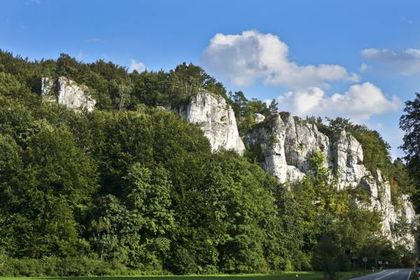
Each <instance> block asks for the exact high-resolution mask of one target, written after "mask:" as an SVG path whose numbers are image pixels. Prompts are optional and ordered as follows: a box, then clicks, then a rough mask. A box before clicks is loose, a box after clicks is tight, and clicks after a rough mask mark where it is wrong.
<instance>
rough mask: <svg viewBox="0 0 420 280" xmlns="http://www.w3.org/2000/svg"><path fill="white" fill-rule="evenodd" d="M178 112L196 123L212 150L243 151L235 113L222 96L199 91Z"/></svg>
mask: <svg viewBox="0 0 420 280" xmlns="http://www.w3.org/2000/svg"><path fill="white" fill-rule="evenodd" d="M179 113H180V115H181V116H183V117H184V118H185V119H186V121H188V122H190V123H194V124H198V126H199V127H200V128H201V129H202V130H203V132H204V135H205V136H206V137H207V138H208V139H209V141H210V145H211V148H212V150H213V151H218V150H233V151H235V152H237V153H239V154H243V152H244V151H245V145H244V143H243V142H242V139H241V137H240V136H239V132H238V127H237V124H236V118H235V113H234V112H233V109H232V107H231V106H230V105H228V104H227V103H226V100H225V99H224V98H223V97H222V96H216V95H214V94H212V93H210V92H206V91H200V92H199V93H198V94H197V95H196V96H194V97H192V99H191V101H190V102H189V104H188V105H186V106H184V107H182V108H181V109H180V110H179Z"/></svg>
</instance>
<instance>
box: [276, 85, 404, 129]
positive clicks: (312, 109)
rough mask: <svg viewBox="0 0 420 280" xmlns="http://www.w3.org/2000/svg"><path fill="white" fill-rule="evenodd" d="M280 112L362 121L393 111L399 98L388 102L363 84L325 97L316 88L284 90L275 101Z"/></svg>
mask: <svg viewBox="0 0 420 280" xmlns="http://www.w3.org/2000/svg"><path fill="white" fill-rule="evenodd" d="M276 101H277V102H278V107H279V109H280V110H281V111H288V112H291V113H292V114H295V115H299V116H301V117H305V116H326V117H338V116H340V117H347V118H351V119H352V120H354V121H359V122H360V121H364V120H367V119H369V118H370V117H371V116H372V115H376V114H382V113H386V112H390V111H395V110H397V109H398V107H399V103H400V101H399V99H398V98H397V97H393V98H392V99H388V98H387V97H386V96H385V95H384V93H383V92H382V90H381V89H380V88H378V87H377V86H375V85H373V84H371V83H369V82H365V83H362V84H354V85H352V86H350V88H349V89H348V90H347V91H346V92H344V93H335V94H333V95H331V96H328V95H326V94H325V92H324V90H322V89H321V88H319V87H311V88H308V89H304V90H295V91H288V92H286V93H284V94H282V95H280V96H279V97H278V98H276Z"/></svg>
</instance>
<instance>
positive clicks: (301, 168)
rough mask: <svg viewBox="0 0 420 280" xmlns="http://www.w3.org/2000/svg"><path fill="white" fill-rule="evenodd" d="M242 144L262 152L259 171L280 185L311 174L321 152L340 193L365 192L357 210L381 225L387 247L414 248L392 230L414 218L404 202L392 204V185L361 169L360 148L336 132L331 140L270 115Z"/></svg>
mask: <svg viewBox="0 0 420 280" xmlns="http://www.w3.org/2000/svg"><path fill="white" fill-rule="evenodd" d="M245 142H246V143H247V145H248V146H249V147H250V148H251V149H252V150H254V151H259V152H261V155H259V157H258V158H259V159H260V160H261V165H262V167H263V168H264V169H265V170H266V171H267V172H269V173H271V174H273V175H274V176H275V177H277V178H278V180H279V182H281V183H285V182H287V181H291V182H293V181H297V180H299V179H302V178H303V177H304V176H305V174H307V173H308V172H311V160H310V158H311V156H312V154H313V153H314V152H321V153H322V154H323V155H324V156H325V159H326V161H325V163H324V164H325V167H326V168H328V169H329V170H330V173H331V176H333V175H335V177H336V178H337V185H338V188H339V189H345V188H352V189H354V188H358V187H360V188H364V189H365V190H366V191H367V192H368V193H369V200H370V201H368V202H362V201H359V204H360V206H361V207H366V208H368V209H370V210H372V211H376V212H377V213H378V214H379V215H380V216H381V217H382V220H383V223H382V233H383V235H384V236H386V237H387V238H388V239H390V240H392V241H404V242H405V244H406V245H407V247H409V248H414V246H415V240H414V237H413V235H412V234H405V235H404V236H400V235H399V234H398V231H397V230H395V229H396V228H397V227H399V226H401V225H400V224H401V222H402V221H404V223H406V224H408V225H411V224H413V223H414V222H415V219H416V215H415V212H414V209H413V205H412V204H411V202H410V201H409V198H408V196H403V197H402V198H401V203H402V205H401V207H399V208H398V209H396V207H395V206H394V205H393V203H392V197H391V195H392V194H391V185H390V183H389V182H388V181H387V180H385V179H384V178H383V176H382V174H381V172H380V171H379V170H377V171H376V173H375V174H371V172H370V171H368V170H367V169H366V167H365V166H364V164H363V148H362V145H361V144H360V143H359V142H358V141H357V139H356V138H354V137H353V136H352V135H350V134H348V133H346V131H344V130H343V131H341V133H340V134H339V135H337V136H336V137H334V139H330V138H329V137H328V136H326V135H325V134H323V133H321V132H320V131H319V130H318V128H317V126H316V125H315V124H312V123H308V122H305V121H303V120H301V119H299V118H296V117H292V116H291V115H289V114H285V113H282V114H275V115H271V116H270V117H269V118H267V120H265V121H263V122H262V123H260V124H257V125H256V126H255V128H254V130H253V131H252V133H250V134H249V135H247V136H246V138H245Z"/></svg>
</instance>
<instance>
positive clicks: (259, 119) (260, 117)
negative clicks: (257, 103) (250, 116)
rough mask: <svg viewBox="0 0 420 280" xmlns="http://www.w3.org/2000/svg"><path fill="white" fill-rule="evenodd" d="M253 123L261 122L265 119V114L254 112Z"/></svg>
mask: <svg viewBox="0 0 420 280" xmlns="http://www.w3.org/2000/svg"><path fill="white" fill-rule="evenodd" d="M254 118H255V123H262V122H263V121H264V120H265V116H264V115H262V114H260V113H255V114H254Z"/></svg>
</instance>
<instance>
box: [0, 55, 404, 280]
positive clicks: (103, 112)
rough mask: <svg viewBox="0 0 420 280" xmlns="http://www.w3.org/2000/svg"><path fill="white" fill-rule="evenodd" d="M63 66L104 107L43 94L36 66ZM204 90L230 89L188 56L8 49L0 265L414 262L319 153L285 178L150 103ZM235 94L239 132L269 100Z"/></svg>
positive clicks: (247, 269)
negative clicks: (125, 63)
mask: <svg viewBox="0 0 420 280" xmlns="http://www.w3.org/2000/svg"><path fill="white" fill-rule="evenodd" d="M61 75H65V76H67V77H69V78H71V79H74V80H76V81H77V82H79V83H83V84H85V85H87V86H88V87H89V89H90V90H91V93H92V94H93V95H94V96H95V98H96V99H97V100H98V104H97V108H98V110H95V111H94V112H92V113H89V114H88V113H75V112H72V111H70V110H66V109H65V108H63V107H61V106H58V105H56V104H47V103H43V102H42V101H41V98H40V94H39V91H40V88H39V87H40V84H39V81H40V77H42V76H51V77H58V76H61ZM200 89H206V90H209V91H212V92H214V93H216V94H219V95H221V96H223V97H225V98H227V96H226V92H225V89H224V87H223V86H222V85H221V84H220V83H218V82H216V81H215V80H214V79H213V78H212V77H210V76H208V75H207V74H206V73H205V72H204V71H203V70H202V69H201V68H199V67H197V66H194V65H191V64H189V65H188V64H185V63H184V64H181V65H179V66H178V67H177V68H176V69H175V70H173V71H170V72H164V71H159V72H143V73H137V72H133V73H127V71H126V69H125V68H122V67H120V66H117V65H114V64H112V63H109V62H104V61H97V62H95V63H91V64H84V63H80V62H77V61H76V60H75V59H73V58H71V57H69V56H67V55H61V56H60V58H59V59H57V60H45V61H44V60H43V61H35V62H31V61H28V60H26V59H22V58H20V57H13V56H12V55H11V54H10V53H5V52H1V53H0V275H26V276H35V275H38V276H39V275H44V276H46V275H51V276H57V275H60V276H64V275H66V276H76V275H117V274H133V273H136V274H139V273H153V274H157V273H159V274H162V273H175V274H190V273H194V274H214V273H256V272H260V273H265V272H272V271H280V270H288V271H291V270H312V269H316V270H324V271H325V272H326V274H325V275H326V276H327V277H328V278H330V279H332V278H336V277H337V273H336V272H337V271H338V270H350V269H354V268H357V267H359V266H361V265H362V264H361V262H360V261H355V260H356V259H355V257H357V260H360V259H361V257H362V256H365V255H366V256H368V257H369V260H370V261H371V262H372V261H373V260H374V258H375V257H380V258H382V259H384V260H389V261H390V262H391V265H394V266H398V265H401V264H403V263H407V262H409V261H410V259H409V258H410V257H411V255H410V252H408V251H406V250H405V249H404V248H403V247H398V246H397V247H395V249H393V248H392V246H390V244H389V243H387V241H384V239H383V238H382V237H381V236H380V235H379V231H378V229H379V220H378V218H377V215H376V214H375V213H371V212H369V211H367V210H363V209H360V208H358V207H356V205H355V203H354V200H353V199H352V198H351V196H350V195H349V194H348V193H347V192H345V191H340V192H338V191H337V190H336V187H335V183H334V181H331V180H330V178H329V176H328V175H327V172H326V170H325V169H324V168H323V167H322V166H323V164H322V162H323V160H325V159H323V158H322V156H321V155H320V154H318V153H315V154H314V155H313V158H312V162H313V169H314V173H313V174H312V175H309V176H307V177H306V178H305V180H303V181H302V182H300V183H298V184H296V185H293V186H279V185H278V183H277V181H276V179H275V178H273V177H272V176H270V175H268V174H267V173H265V172H264V171H263V170H262V169H261V168H260V167H259V166H258V165H257V164H255V163H253V162H250V161H248V160H247V158H245V157H240V156H238V155H236V154H234V153H232V152H220V153H216V154H213V153H211V150H210V145H209V142H208V140H207V139H206V138H205V137H204V136H203V133H202V131H201V130H200V129H198V128H197V127H196V126H194V125H191V124H188V123H186V122H185V121H183V120H182V119H181V118H180V117H179V116H177V115H176V114H174V113H171V112H167V111H164V110H159V109H157V108H155V107H156V106H165V107H171V108H177V107H179V106H182V105H183V104H185V103H186V102H187V101H188V99H189V98H191V96H193V95H194V94H196V93H197V92H198V90H200ZM236 95H237V96H238V100H241V98H242V97H243V94H242V95H241V94H236ZM241 96H242V97H241ZM242 99H243V98H242ZM238 100H235V99H233V100H230V101H229V102H231V103H232V104H238ZM241 102H244V104H245V105H243V106H239V105H238V106H236V107H234V108H235V110H236V112H237V114H239V115H240V116H241V119H240V120H241V121H240V123H241V124H240V125H241V126H242V127H243V130H242V131H245V130H246V129H248V128H249V127H252V125H254V124H255V122H254V120H253V119H252V118H253V117H254V114H255V113H261V114H263V115H268V114H269V113H270V112H272V111H273V110H275V108H274V107H275V104H272V106H268V108H267V106H266V105H264V103H262V102H261V101H257V100H253V101H244V100H242V101H241ZM248 120H249V121H248ZM360 133H362V132H360ZM381 147H382V146H381ZM372 153H373V152H372ZM378 164H379V163H378ZM401 180H403V179H401ZM404 180H405V179H404ZM326 248H327V249H328V248H333V249H334V250H333V251H332V252H334V253H332V255H330V256H326V255H325V250H326ZM331 250H332V249H331ZM270 277H271V276H270ZM304 277H306V276H302V278H304ZM307 279H310V277H308V278H307Z"/></svg>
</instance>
